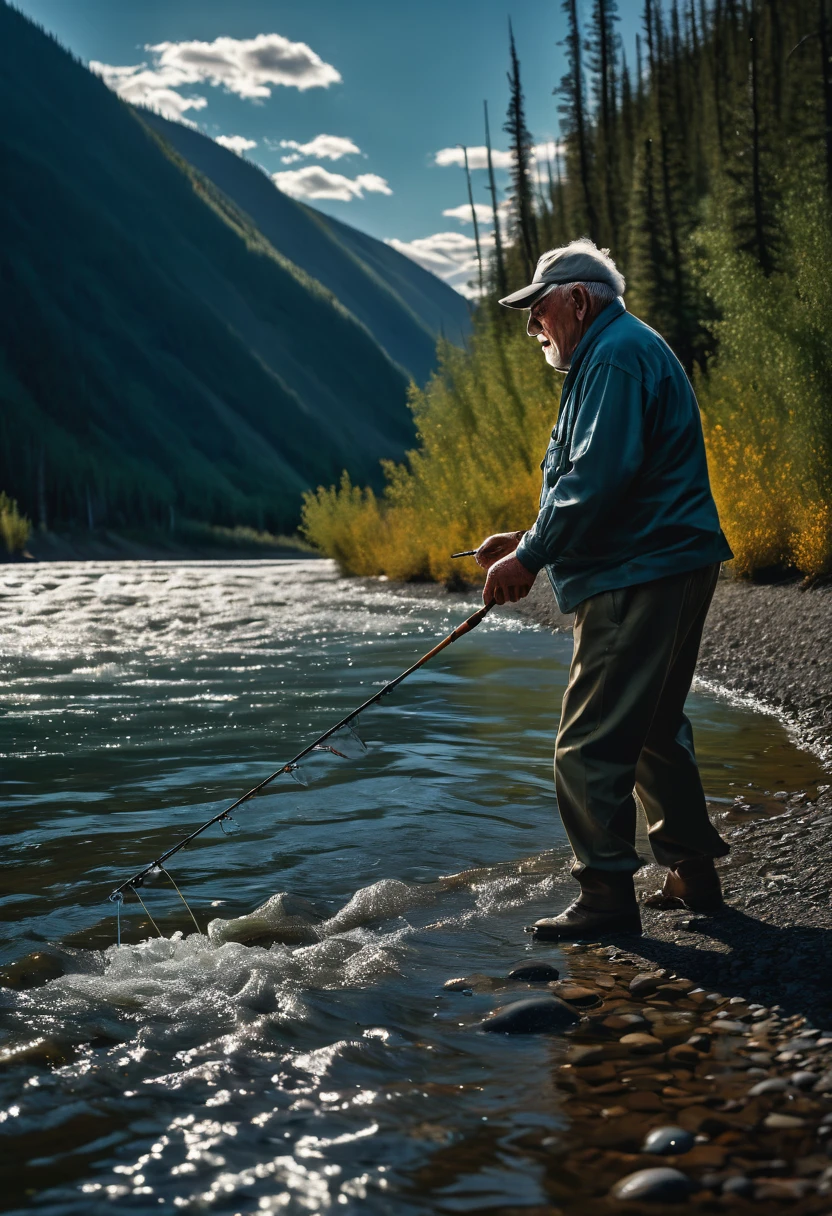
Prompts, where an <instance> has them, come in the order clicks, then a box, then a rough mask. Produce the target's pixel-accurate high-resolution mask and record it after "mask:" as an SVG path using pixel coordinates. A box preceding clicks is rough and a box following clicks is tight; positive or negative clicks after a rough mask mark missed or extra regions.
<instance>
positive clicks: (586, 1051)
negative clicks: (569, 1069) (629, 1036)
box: [566, 1043, 620, 1068]
mask: <svg viewBox="0 0 832 1216" xmlns="http://www.w3.org/2000/svg"><path fill="white" fill-rule="evenodd" d="M611 1046H612V1044H609V1043H587V1044H583V1043H581V1044H579V1045H576V1046H574V1047H570V1048H569V1051H568V1052H567V1053H566V1059H567V1062H568V1063H569V1064H571V1065H572V1066H573V1068H581V1067H583V1066H584V1065H586V1066H588V1067H592V1066H594V1065H596V1064H601V1063H603V1062H604V1061H605V1060H608V1059H609V1057H610V1054H611V1051H610V1048H611ZM615 1046H616V1047H617V1044H616V1045H615ZM619 1054H620V1053H619Z"/></svg>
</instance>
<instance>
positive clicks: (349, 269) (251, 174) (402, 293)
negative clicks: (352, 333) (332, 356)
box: [139, 110, 471, 383]
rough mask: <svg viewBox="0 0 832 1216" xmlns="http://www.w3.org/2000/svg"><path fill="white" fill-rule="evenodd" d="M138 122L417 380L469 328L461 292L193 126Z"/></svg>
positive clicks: (150, 119)
mask: <svg viewBox="0 0 832 1216" xmlns="http://www.w3.org/2000/svg"><path fill="white" fill-rule="evenodd" d="M139 114H140V116H141V118H142V121H143V122H145V123H147V124H148V126H150V127H152V128H153V129H154V130H155V131H157V132H158V133H159V134H160V135H161V136H163V138H164V139H166V140H167V141H168V142H169V143H170V144H171V145H172V146H173V147H174V148H175V149H176V151H177V152H178V153H179V154H180V155H181V156H183V157H184V158H185V160H187V161H188V162H189V163H190V164H191V165H193V166H194V168H195V169H198V170H199V172H200V173H204V174H205V176H206V177H208V178H210V179H211V181H212V182H213V183H214V185H215V186H217V187H218V188H219V189H220V190H222V191H223V193H224V194H226V195H227V196H228V198H230V199H231V200H232V202H234V203H236V205H237V206H238V207H239V208H240V209H241V210H242V211H244V212H245V213H246V214H247V215H248V216H249V217H250V218H251V219H252V220H253V221H254V223H255V224H256V225H257V227H258V228H259V230H260V231H261V232H262V233H263V235H264V236H265V237H266V239H267V240H268V241H269V242H270V243H271V244H272V245H273V246H274V248H275V249H277V250H278V251H279V252H280V253H282V254H283V255H284V257H287V258H289V260H290V261H292V262H293V263H294V264H295V265H296V266H299V267H300V268H301V269H302V270H305V271H306V272H307V274H310V275H311V276H312V278H314V279H317V281H318V282H319V283H322V284H323V286H324V287H326V288H328V289H329V290H330V291H331V292H332V293H333V295H334V296H336V298H337V299H338V300H340V302H341V303H342V304H343V305H344V306H345V307H346V308H348V309H349V310H350V312H351V313H352V314H353V316H355V317H357V318H358V320H359V321H363V323H364V324H365V325H366V326H367V328H368V329H369V330H370V332H371V333H372V334H373V336H374V337H375V339H376V341H377V342H378V343H379V344H380V345H381V346H382V347H383V348H384V349H385V350H386V351H387V353H388V354H389V355H390V357H391V359H393V360H394V361H395V362H396V363H398V364H399V365H400V366H401V367H403V368H405V370H406V371H407V372H408V373H409V374H410V375H411V376H412V377H413V378H414V379H415V380H417V381H418V382H419V383H424V381H425V380H426V379H427V377H428V375H429V374H430V372H431V371H432V370H433V367H434V365H435V352H436V339H437V337H438V336H439V335H440V334H442V335H444V337H446V338H448V339H449V340H450V341H451V342H456V343H461V342H463V341H464V339H465V338H466V337H467V335H468V334H469V333H470V329H471V322H470V314H469V311H468V305H467V304H466V302H465V300H464V299H463V298H462V296H460V295H459V293H458V292H456V291H454V290H453V289H452V288H451V287H449V286H448V285H447V284H446V283H443V282H442V280H441V279H438V278H437V277H436V276H435V275H433V274H430V272H429V271H427V270H424V269H423V268H422V267H421V266H418V265H417V264H416V263H415V262H413V261H412V260H411V259H410V258H407V257H405V256H404V254H402V253H399V252H398V250H396V249H393V248H391V246H389V245H385V244H384V242H383V241H378V240H376V238H375V237H371V236H368V235H367V234H366V233H364V232H359V231H358V230H357V229H356V228H352V227H350V225H349V224H344V223H342V222H341V221H339V220H335V219H332V218H331V217H330V216H327V215H324V214H323V212H321V211H316V210H314V209H313V208H312V207H307V206H305V205H304V204H303V203H300V202H298V201H297V200H296V199H293V198H290V197H289V195H287V194H283V193H282V192H281V191H280V190H278V189H277V188H276V187H275V185H274V183H273V182H272V181H271V179H270V178H269V176H268V175H267V174H266V173H265V171H264V170H262V169H260V168H259V167H258V166H257V165H255V164H252V163H251V161H248V160H244V159H243V158H242V157H240V156H237V155H236V153H234V152H231V151H229V149H227V148H224V147H222V146H221V145H220V144H218V143H216V142H215V140H213V139H209V138H208V136H207V135H202V134H201V133H200V132H199V131H195V130H193V128H191V127H185V126H183V125H182V124H181V123H176V122H171V121H169V120H168V119H166V118H162V117H161V116H160V115H158V114H153V113H151V112H149V111H147V110H140V111H139Z"/></svg>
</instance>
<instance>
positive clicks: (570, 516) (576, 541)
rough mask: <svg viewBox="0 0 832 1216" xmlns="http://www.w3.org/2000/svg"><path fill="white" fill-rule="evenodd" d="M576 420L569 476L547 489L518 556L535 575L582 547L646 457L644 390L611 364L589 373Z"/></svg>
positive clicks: (591, 370) (567, 473) (595, 367)
mask: <svg viewBox="0 0 832 1216" xmlns="http://www.w3.org/2000/svg"><path fill="white" fill-rule="evenodd" d="M581 387H582V390H583V391H582V393H581V400H580V402H579V404H578V412H577V416H576V418H575V426H574V430H573V433H572V442H571V444H570V451H569V452H568V453H567V455H568V459H569V462H570V467H569V468H568V471H567V472H565V473H563V474H562V475H561V476H560V477H559V478H558V479H557V481H556V482H555V484H554V486H552V487H551V489H549V490H548V492H547V494H546V496H545V497H544V499H543V501H542V503H541V507H540V512H539V514H538V517H537V519H536V520H535V522H534V524H533V525H532V527H531V528H530V529H529V530H528V532H526V533H525V535H524V536H523V539H522V540H521V541H520V544H519V545H518V547H517V557H518V559H519V560H520V562H521V563H522V564H523V565H524V566H525V567H526V568H527V569H528V570H531V571H533V572H534V573H537V571H538V570H541V569H542V568H543V566H546V565H548V564H549V563H550V562H553V561H555V559H556V558H557V557H558V555H559V554H561V553H563V552H566V551H569V552H574V551H575V550H578V549H579V548H580V544H581V540H582V538H583V537H584V536H585V535H586V533H587V532H588V531H589V530H591V529H592V528H593V527H594V526H595V525H596V524H598V523H599V522H600V521H601V520H602V519H603V517H604V515H605V514H607V513H608V512H610V511H614V509H615V504H616V502H617V501H618V500H619V499H620V498H621V497H622V495H623V494H624V493H625V491H626V490H627V487H628V486H629V485H630V483H631V482H632V480H633V478H634V477H635V476H636V474H637V473H638V471H639V469H640V467H641V463H642V459H643V456H644V386H643V385H642V383H641V381H640V380H639V379H637V378H636V377H635V376H632V375H630V373H629V372H625V371H622V369H621V368H618V367H615V366H614V365H613V364H610V363H601V364H596V365H595V366H594V367H591V368H590V369H589V370H588V371H587V374H586V378H585V380H584V384H583V385H582V386H581Z"/></svg>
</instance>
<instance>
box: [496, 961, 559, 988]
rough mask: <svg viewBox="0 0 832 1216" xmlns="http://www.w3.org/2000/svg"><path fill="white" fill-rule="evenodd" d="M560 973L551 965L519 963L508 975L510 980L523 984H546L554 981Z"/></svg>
mask: <svg viewBox="0 0 832 1216" xmlns="http://www.w3.org/2000/svg"><path fill="white" fill-rule="evenodd" d="M559 975H560V972H559V971H558V969H557V967H553V966H552V965H551V963H520V964H518V966H516V967H512V969H511V971H509V973H508V978H509V979H510V980H517V981H519V982H521V983H524V984H548V983H551V981H552V980H556V979H557V978H558V976H559Z"/></svg>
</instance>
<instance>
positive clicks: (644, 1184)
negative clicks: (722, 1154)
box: [612, 1166, 695, 1203]
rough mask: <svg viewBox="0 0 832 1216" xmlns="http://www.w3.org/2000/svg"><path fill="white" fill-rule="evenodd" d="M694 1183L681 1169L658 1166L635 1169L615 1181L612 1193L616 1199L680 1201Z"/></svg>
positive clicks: (686, 1196) (643, 1201)
mask: <svg viewBox="0 0 832 1216" xmlns="http://www.w3.org/2000/svg"><path fill="white" fill-rule="evenodd" d="M694 1190H695V1186H694V1184H693V1183H692V1182H691V1180H690V1178H688V1176H687V1174H683V1173H682V1171H681V1170H673V1169H671V1168H670V1167H669V1166H660V1167H659V1168H657V1169H652V1170H636V1172H635V1173H634V1174H628V1175H627V1177H626V1178H622V1179H621V1181H620V1182H616V1184H615V1186H614V1187H613V1188H612V1193H613V1195H614V1196H615V1198H616V1199H624V1200H628V1201H629V1202H633V1201H634V1200H640V1201H641V1202H642V1203H680V1202H682V1201H683V1200H685V1199H687V1198H688V1196H689V1195H690V1194H691V1192H692V1191H694Z"/></svg>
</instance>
